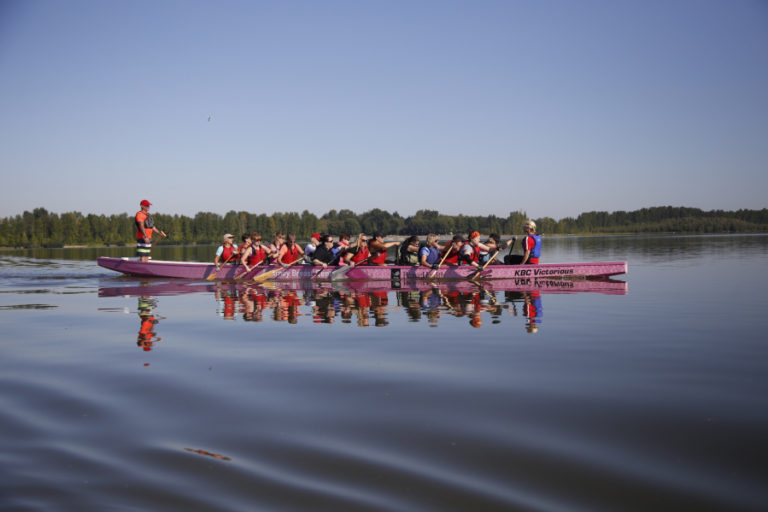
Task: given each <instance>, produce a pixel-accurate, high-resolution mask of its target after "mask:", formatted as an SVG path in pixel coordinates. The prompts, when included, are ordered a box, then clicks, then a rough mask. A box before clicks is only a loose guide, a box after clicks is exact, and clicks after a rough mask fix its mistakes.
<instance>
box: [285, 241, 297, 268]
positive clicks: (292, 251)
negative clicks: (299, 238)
mask: <svg viewBox="0 0 768 512" xmlns="http://www.w3.org/2000/svg"><path fill="white" fill-rule="evenodd" d="M285 248H286V251H285V254H283V259H282V261H283V263H285V264H286V265H287V264H289V263H293V262H294V261H296V260H297V259H299V246H298V245H296V244H293V245H292V246H291V247H288V245H286V246H285Z"/></svg>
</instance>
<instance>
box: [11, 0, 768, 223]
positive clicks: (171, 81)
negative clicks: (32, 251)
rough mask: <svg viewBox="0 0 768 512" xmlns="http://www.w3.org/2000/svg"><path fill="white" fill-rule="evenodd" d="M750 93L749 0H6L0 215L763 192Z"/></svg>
mask: <svg viewBox="0 0 768 512" xmlns="http://www.w3.org/2000/svg"><path fill="white" fill-rule="evenodd" d="M767 91H768V2H763V1H747V0H744V1H741V0H740V1H734V2H726V1H714V2H713V1H706V0H695V1H660V0H659V1H650V2H649V1H637V2H628V1H602V2H596V1H538V0H537V1H512V0H509V1H499V2H495V1H462V2H453V1H434V2H433V1H403V2H400V1H387V2H381V1H379V2H374V1H362V2H361V1H359V0H358V1H333V0H329V1H322V2H318V1H274V2H273V1H261V2H258V1H252V2H234V1H222V2H193V1H179V2H176V1H133V0H131V1H127V0H123V1H107V2H104V1H38V0H18V1H17V0H0V173H2V180H3V185H2V188H0V216H7V215H15V214H18V213H21V212H22V211H24V210H32V209H33V208H35V207H38V206H43V207H45V208H47V209H48V210H49V211H54V212H59V213H61V212H65V211H72V210H77V211H81V212H83V213H105V214H110V213H123V212H129V213H133V212H134V211H136V210H137V207H138V202H139V201H140V200H141V199H143V198H147V199H149V200H150V201H152V203H153V204H154V206H153V211H156V212H161V213H171V214H173V213H179V214H186V215H193V214H194V213H196V212H198V211H212V212H218V213H221V214H223V213H225V212H226V211H228V210H246V211H251V212H257V213H262V212H263V213H267V214H270V213H272V212H274V211H298V212H301V211H303V210H305V209H306V210H309V211H310V212H313V213H316V214H322V213H325V212H327V211H328V210H330V209H337V210H339V209H342V208H348V209H351V210H353V211H356V212H358V213H362V212H364V211H367V210H370V209H372V208H382V209H385V210H388V211H390V212H394V211H397V212H399V213H400V214H401V215H411V214H413V213H415V212H416V211H417V210H419V209H425V208H426V209H434V210H439V211H441V212H443V213H448V214H459V213H463V214H468V215H480V214H483V215H485V214H497V215H502V216H506V215H507V213H509V212H510V211H518V210H522V211H525V212H527V213H528V214H529V216H531V217H542V216H550V217H554V218H556V219H560V218H563V217H566V216H576V215H578V214H579V213H581V212H584V211H592V210H606V211H615V210H633V209H637V208H642V207H646V206H659V205H674V206H692V207H699V208H702V209H705V210H710V209H729V210H730V209H733V210H735V209H739V208H764V207H768V200H767V199H766V197H767V196H768V194H766V191H768V150H767V149H766V147H768V142H767V141H768V92H767ZM209 116H211V119H210V121H209V120H208V117H209Z"/></svg>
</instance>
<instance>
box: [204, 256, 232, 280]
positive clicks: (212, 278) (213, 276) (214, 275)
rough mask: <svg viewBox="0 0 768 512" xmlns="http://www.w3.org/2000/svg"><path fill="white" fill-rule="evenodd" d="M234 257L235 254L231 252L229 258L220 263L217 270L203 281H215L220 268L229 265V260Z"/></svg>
mask: <svg viewBox="0 0 768 512" xmlns="http://www.w3.org/2000/svg"><path fill="white" fill-rule="evenodd" d="M234 255H235V252H234V251H232V254H230V255H229V258H227V259H226V261H224V263H222V264H221V265H220V266H219V268H217V269H216V270H215V271H213V273H212V274H211V275H209V276H208V277H206V278H205V280H206V281H213V280H214V279H216V275H217V274H218V273H219V270H221V269H222V268H224V265H226V264H227V263H229V260H231V259H232V256H234Z"/></svg>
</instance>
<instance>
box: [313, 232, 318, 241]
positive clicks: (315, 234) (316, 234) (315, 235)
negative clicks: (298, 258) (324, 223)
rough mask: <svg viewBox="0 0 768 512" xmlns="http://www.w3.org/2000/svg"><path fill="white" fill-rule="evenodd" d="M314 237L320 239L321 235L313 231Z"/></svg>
mask: <svg viewBox="0 0 768 512" xmlns="http://www.w3.org/2000/svg"><path fill="white" fill-rule="evenodd" d="M312 238H315V239H317V240H320V235H319V234H318V233H312Z"/></svg>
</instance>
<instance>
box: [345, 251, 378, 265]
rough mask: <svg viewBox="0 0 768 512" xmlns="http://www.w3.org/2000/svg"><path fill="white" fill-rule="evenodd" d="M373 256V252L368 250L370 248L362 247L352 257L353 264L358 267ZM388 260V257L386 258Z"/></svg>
mask: <svg viewBox="0 0 768 512" xmlns="http://www.w3.org/2000/svg"><path fill="white" fill-rule="evenodd" d="M370 255H371V252H370V251H369V250H368V247H361V248H359V249H358V250H357V252H356V253H355V254H354V256H352V263H354V264H355V265H357V264H358V263H360V262H361V261H363V260H364V259H365V258H367V257H368V256H370ZM385 258H386V256H385Z"/></svg>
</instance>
